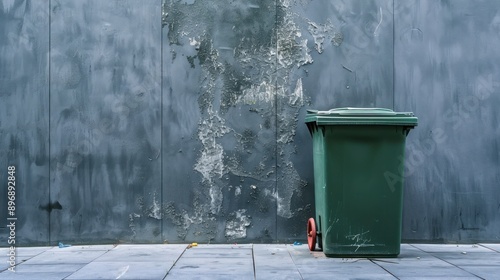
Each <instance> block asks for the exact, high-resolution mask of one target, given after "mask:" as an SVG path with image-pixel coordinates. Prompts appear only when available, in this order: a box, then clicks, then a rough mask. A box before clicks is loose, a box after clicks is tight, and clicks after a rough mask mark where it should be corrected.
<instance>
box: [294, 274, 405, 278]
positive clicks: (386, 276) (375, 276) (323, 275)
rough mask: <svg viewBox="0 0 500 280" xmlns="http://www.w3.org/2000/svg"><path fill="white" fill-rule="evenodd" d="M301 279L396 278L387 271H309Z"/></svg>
mask: <svg viewBox="0 0 500 280" xmlns="http://www.w3.org/2000/svg"><path fill="white" fill-rule="evenodd" d="M302 279H304V280H331V279H335V280H371V279H377V280H394V279H398V278H396V277H394V276H392V275H390V274H388V273H385V274H380V273H365V274H359V273H356V274H351V275H346V274H334V275H333V274H325V273H310V274H306V275H304V274H302Z"/></svg>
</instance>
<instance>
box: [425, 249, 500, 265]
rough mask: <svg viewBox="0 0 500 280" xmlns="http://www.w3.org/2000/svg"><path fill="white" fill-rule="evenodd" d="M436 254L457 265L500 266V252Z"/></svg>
mask: <svg viewBox="0 0 500 280" xmlns="http://www.w3.org/2000/svg"><path fill="white" fill-rule="evenodd" d="M433 255H434V256H436V257H438V258H439V259H442V260H444V261H446V262H448V263H451V264H453V265H456V266H461V265H496V266H499V267H500V254H499V253H496V252H494V253H489V252H472V253H467V254H463V253H459V252H449V253H433Z"/></svg>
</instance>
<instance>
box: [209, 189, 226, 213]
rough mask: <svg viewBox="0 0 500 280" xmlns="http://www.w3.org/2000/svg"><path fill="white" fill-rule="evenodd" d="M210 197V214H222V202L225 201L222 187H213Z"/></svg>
mask: <svg viewBox="0 0 500 280" xmlns="http://www.w3.org/2000/svg"><path fill="white" fill-rule="evenodd" d="M209 195H210V212H211V213H212V214H217V213H219V212H220V208H221V207H222V201H223V199H224V197H223V195H222V190H221V189H220V187H217V186H212V187H211V188H210V190H209Z"/></svg>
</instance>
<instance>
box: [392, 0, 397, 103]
mask: <svg viewBox="0 0 500 280" xmlns="http://www.w3.org/2000/svg"><path fill="white" fill-rule="evenodd" d="M395 2H396V0H392V110H396V60H395V57H396V21H395V20H396V15H395V14H394V11H395V9H394V5H396V4H395Z"/></svg>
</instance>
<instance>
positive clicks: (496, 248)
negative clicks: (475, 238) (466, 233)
mask: <svg viewBox="0 0 500 280" xmlns="http://www.w3.org/2000/svg"><path fill="white" fill-rule="evenodd" d="M479 245H480V246H483V247H486V248H488V249H491V250H494V251H496V252H499V253H500V243H494V244H490V243H481V244H479Z"/></svg>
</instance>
